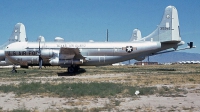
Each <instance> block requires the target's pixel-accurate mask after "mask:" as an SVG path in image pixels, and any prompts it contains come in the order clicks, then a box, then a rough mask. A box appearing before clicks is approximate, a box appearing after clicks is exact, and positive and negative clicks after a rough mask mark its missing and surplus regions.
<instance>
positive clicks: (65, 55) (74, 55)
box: [59, 47, 85, 59]
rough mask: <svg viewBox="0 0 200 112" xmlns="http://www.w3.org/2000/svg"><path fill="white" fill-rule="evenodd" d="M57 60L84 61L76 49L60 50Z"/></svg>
mask: <svg viewBox="0 0 200 112" xmlns="http://www.w3.org/2000/svg"><path fill="white" fill-rule="evenodd" d="M59 59H85V57H83V56H82V55H81V54H80V50H79V49H78V48H64V47H62V48H60V54H59Z"/></svg>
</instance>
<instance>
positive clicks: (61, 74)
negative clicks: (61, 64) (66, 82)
mask: <svg viewBox="0 0 200 112" xmlns="http://www.w3.org/2000/svg"><path fill="white" fill-rule="evenodd" d="M85 72H86V70H85V69H83V68H80V69H79V70H78V72H76V73H68V72H61V73H57V74H58V76H75V75H79V74H82V73H85Z"/></svg>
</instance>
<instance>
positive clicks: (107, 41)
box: [106, 29, 108, 42]
mask: <svg viewBox="0 0 200 112" xmlns="http://www.w3.org/2000/svg"><path fill="white" fill-rule="evenodd" d="M106 37H107V42H108V29H107V31H106Z"/></svg>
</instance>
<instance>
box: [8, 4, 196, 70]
mask: <svg viewBox="0 0 200 112" xmlns="http://www.w3.org/2000/svg"><path fill="white" fill-rule="evenodd" d="M144 39H145V41H129V42H63V41H57V42H45V41H39V42H15V43H11V44H9V45H8V46H7V47H6V49H5V55H6V58H7V59H8V60H9V61H10V62H12V63H13V64H17V65H21V66H38V65H39V67H40V68H41V67H42V66H61V67H66V68H68V72H70V73H72V72H76V71H78V69H79V67H80V66H101V65H109V64H113V63H118V62H122V61H126V60H130V59H136V60H143V59H144V58H145V57H146V56H149V55H154V54H159V53H164V52H171V51H177V50H179V49H177V48H178V46H180V45H183V44H184V41H181V37H180V29H179V19H178V12H177V9H176V8H175V7H174V6H168V7H166V9H165V12H164V15H163V18H162V21H161V23H160V24H159V25H158V27H157V28H156V30H155V31H153V32H152V33H151V34H150V35H148V36H146V37H144ZM171 48H173V49H174V50H171V51H165V50H167V49H171ZM188 48H193V44H192V42H191V43H190V45H189V47H186V48H183V49H188ZM183 49H180V50H183ZM161 51H164V52H161Z"/></svg>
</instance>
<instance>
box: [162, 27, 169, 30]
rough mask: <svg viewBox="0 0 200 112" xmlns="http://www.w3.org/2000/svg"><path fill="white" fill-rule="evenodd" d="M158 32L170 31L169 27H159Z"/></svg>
mask: <svg viewBox="0 0 200 112" xmlns="http://www.w3.org/2000/svg"><path fill="white" fill-rule="evenodd" d="M160 30H171V28H170V27H160Z"/></svg>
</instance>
